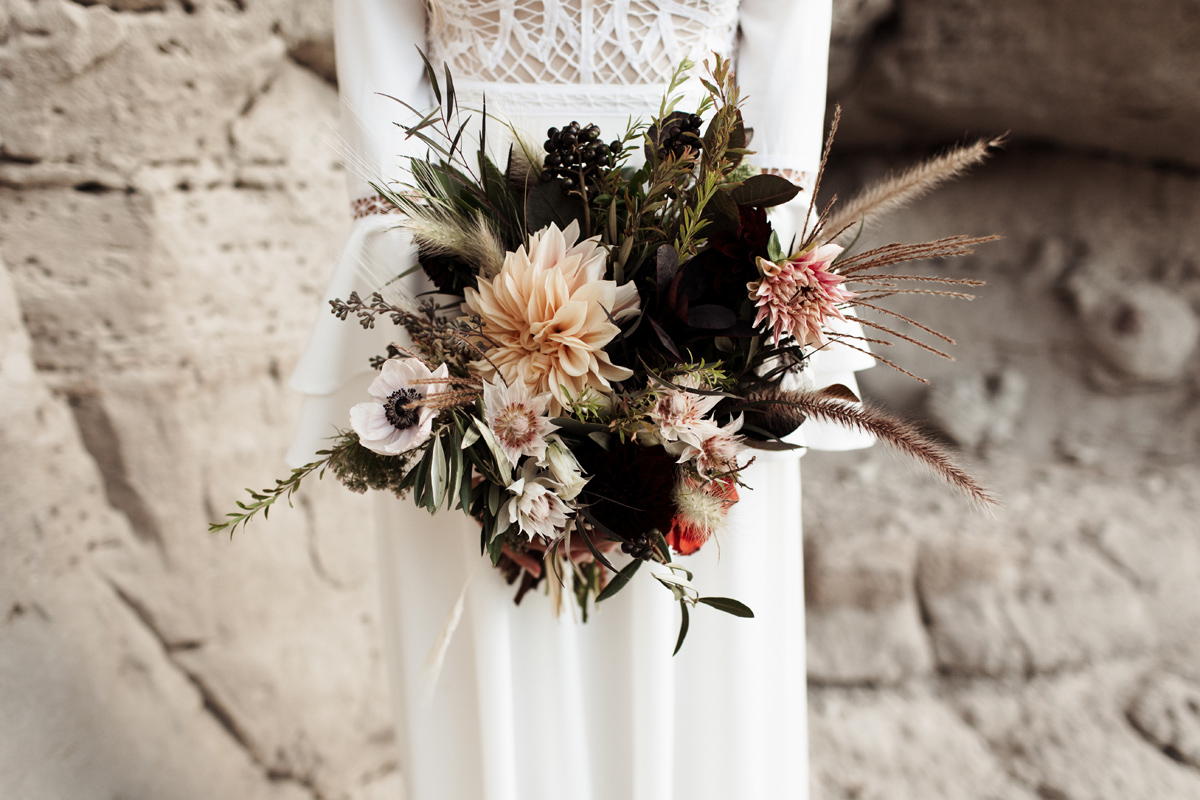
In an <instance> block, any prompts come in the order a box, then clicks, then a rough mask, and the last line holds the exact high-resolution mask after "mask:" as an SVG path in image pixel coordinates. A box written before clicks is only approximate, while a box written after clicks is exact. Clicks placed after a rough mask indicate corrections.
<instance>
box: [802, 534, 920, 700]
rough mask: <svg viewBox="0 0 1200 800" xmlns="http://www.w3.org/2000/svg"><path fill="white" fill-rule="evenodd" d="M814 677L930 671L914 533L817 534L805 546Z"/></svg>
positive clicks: (838, 680) (890, 676)
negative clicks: (848, 536) (907, 535)
mask: <svg viewBox="0 0 1200 800" xmlns="http://www.w3.org/2000/svg"><path fill="white" fill-rule="evenodd" d="M804 560H805V595H806V601H807V603H808V606H807V614H806V617H807V625H808V677H809V680H810V681H814V682H816V683H834V684H856V683H867V684H880V683H881V684H887V683H896V682H899V681H902V680H904V679H906V678H910V677H913V676H917V675H922V674H925V673H927V672H928V671H929V669H930V662H931V659H930V653H929V646H928V643H927V642H926V640H925V632H924V630H923V629H922V627H921V619H920V612H919V611H918V609H917V602H916V592H915V590H914V577H913V572H914V568H915V561H916V545H915V543H914V542H912V541H911V540H902V539H885V540H880V539H875V538H866V537H861V538H856V539H849V540H842V539H837V540H833V539H828V540H826V539H820V540H811V541H810V543H809V545H808V546H807V547H806V552H805V556H804Z"/></svg>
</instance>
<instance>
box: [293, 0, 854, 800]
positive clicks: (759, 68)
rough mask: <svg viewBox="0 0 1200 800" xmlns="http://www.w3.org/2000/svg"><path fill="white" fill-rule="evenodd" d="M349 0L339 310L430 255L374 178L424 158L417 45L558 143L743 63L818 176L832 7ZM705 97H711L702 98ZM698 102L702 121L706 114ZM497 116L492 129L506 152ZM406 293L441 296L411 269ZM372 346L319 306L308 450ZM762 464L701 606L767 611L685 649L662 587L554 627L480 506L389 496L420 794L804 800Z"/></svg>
mask: <svg viewBox="0 0 1200 800" xmlns="http://www.w3.org/2000/svg"><path fill="white" fill-rule="evenodd" d="M434 1H435V3H436V7H437V11H436V12H435V13H434V14H433V15H432V16H433V17H434V18H433V19H432V20H430V19H427V17H428V16H431V15H427V13H426V7H425V5H424V4H423V3H422V2H420V0H337V5H336V14H337V53H338V81H339V87H340V91H341V94H342V97H343V100H344V102H345V104H346V109H345V113H344V114H343V118H344V124H343V137H344V139H345V141H346V144H347V146H348V147H349V149H350V150H351V151H352V152H353V154H354V159H353V160H354V164H355V166H354V167H352V169H351V173H352V174H351V177H350V188H351V193H352V197H353V198H355V200H356V202H355V204H354V207H355V210H356V212H357V213H356V216H357V217H358V219H357V220H356V223H355V227H354V229H353V231H352V233H351V236H350V238H349V240H348V241H347V243H346V245H345V247H344V249H343V253H342V255H341V258H340V260H339V263H338V265H337V268H336V271H335V274H334V278H333V281H332V283H331V285H330V288H329V294H328V296H329V297H343V298H345V297H346V296H347V295H349V293H350V291H352V290H358V291H359V292H360V293H362V294H363V295H364V296H365V295H366V294H368V293H369V292H370V291H372V290H373V289H374V288H375V286H373V285H372V283H371V281H370V280H368V279H367V278H365V277H363V275H364V272H370V271H371V270H364V269H363V267H364V265H367V266H370V267H372V269H373V270H374V271H375V272H378V270H379V269H380V268H381V267H382V268H386V269H387V270H388V271H390V272H391V273H392V274H395V273H399V272H401V271H403V270H404V269H405V268H407V267H408V266H409V265H410V264H411V263H412V253H411V248H410V246H409V242H408V241H407V237H406V235H404V234H402V233H400V232H398V231H396V230H394V229H393V223H394V218H390V219H389V217H388V216H387V215H381V214H373V213H370V212H371V210H372V208H373V206H374V204H373V203H372V201H371V199H370V198H371V196H372V195H373V194H374V191H373V190H372V189H371V188H370V187H369V186H368V184H367V183H366V179H365V177H363V174H359V173H365V174H366V175H372V176H375V175H379V176H384V177H386V176H393V177H394V176H397V175H400V174H401V173H402V171H403V161H402V158H401V157H402V156H404V155H408V154H417V155H420V154H421V150H418V149H416V148H414V144H413V141H412V140H408V141H405V140H404V139H403V136H402V132H400V130H399V128H397V127H396V126H395V125H394V124H393V123H395V122H397V121H404V120H406V119H408V118H409V117H408V115H407V114H406V113H405V112H404V110H403V108H402V107H401V106H400V105H398V104H397V103H395V102H393V101H391V100H388V99H386V98H384V97H382V96H380V94H379V93H382V94H387V95H391V96H393V97H396V98H400V99H403V100H405V101H406V102H408V103H410V104H411V105H413V106H415V107H417V108H421V107H423V106H429V107H432V105H433V98H432V96H431V94H430V89H429V86H428V85H427V83H426V81H425V78H424V73H423V67H422V62H421V59H420V56H419V55H418V53H417V50H416V47H417V46H418V45H419V46H421V47H422V49H424V50H426V51H427V52H428V53H429V54H430V60H431V61H432V62H433V63H434V64H435V65H437V66H438V69H439V73H440V72H441V64H442V63H443V62H445V63H447V64H448V65H449V66H450V69H451V71H452V73H453V76H454V82H455V86H456V88H457V91H458V95H459V102H460V104H461V105H462V106H471V107H479V106H481V105H482V104H483V100H484V98H485V96H486V101H487V109H488V111H489V113H491V114H495V115H499V116H501V117H504V118H506V119H508V120H510V121H511V122H512V123H513V124H514V125H515V126H516V127H517V128H518V129H521V130H525V131H528V132H529V134H530V137H531V138H533V139H534V140H535V141H540V140H541V138H542V137H543V136H544V132H545V130H546V129H547V128H548V127H550V126H557V127H562V126H563V125H564V124H565V123H567V122H570V121H572V120H577V121H579V122H580V123H582V124H588V123H594V124H597V125H599V126H600V128H601V130H602V131H603V133H604V135H605V138H606V139H607V138H616V137H617V136H618V135H619V134H621V133H623V132H624V130H625V128H626V125H627V122H628V120H629V117H630V116H635V117H636V116H642V117H647V118H648V116H649V114H650V113H652V112H653V111H656V110H657V109H658V106H659V102H660V100H661V98H662V94H663V92H664V89H665V86H664V83H665V81H666V80H667V78H668V77H669V75H670V73H671V71H672V70H673V69H674V67H675V66H676V65H677V64H678V63H679V61H680V60H682V59H683V58H684V57H685V56H686V57H690V58H692V59H693V60H694V61H696V62H697V63H699V62H701V61H703V60H704V58H705V57H706V56H707V55H708V54H709V53H710V52H712V51H716V52H718V53H721V54H723V55H727V56H729V55H736V70H737V74H738V79H739V84H740V85H741V87H742V93H743V96H744V98H745V103H744V106H743V110H744V113H745V116H746V119H747V124H748V125H750V126H752V127H753V128H754V141H753V144H752V146H753V148H754V149H755V150H757V151H758V152H757V154H756V155H755V156H754V157H753V160H754V162H755V163H756V164H758V165H759V166H761V167H763V168H771V169H776V170H781V171H785V174H789V173H790V174H791V175H792V176H794V177H795V179H797V180H798V181H799V182H801V184H802V185H806V191H805V192H802V193H801V195H800V197H799V198H798V199H797V201H795V202H794V204H793V206H794V208H791V209H788V208H785V209H783V210H782V218H779V217H777V224H778V225H781V226H788V225H790V224H792V221H789V220H787V219H786V216H787V215H788V214H792V215H793V216H795V217H802V215H803V214H804V213H805V210H806V208H807V204H808V191H810V190H811V185H810V184H811V179H812V176H813V174H814V172H815V169H816V167H817V164H818V162H819V154H820V147H821V142H822V118H823V112H824V107H825V80H826V59H827V55H828V38H829V29H830V0H744V1H743V2H741V3H740V4H739V3H738V2H737V0H434ZM690 91H691V92H692V96H693V97H695V96H696V95H695V87H694V86H693V87H692V88H691V89H690ZM681 108H684V109H686V108H688V105H687V103H685V104H684V105H682V106H681ZM500 128H501V126H499V125H495V124H493V125H490V126H489V131H490V133H489V137H491V136H492V135H495V134H496V133H497V132H498V131H499V130H500ZM410 288H412V289H413V290H414V291H419V290H420V288H421V285H420V282H419V279H418V278H417V277H416V276H413V278H412V283H411V286H410ZM384 328H390V326H387V325H381V326H380V329H379V330H377V331H373V332H366V331H363V330H362V329H361V328H360V327H359V326H358V325H357V324H355V323H354V322H353V320H351V321H347V322H339V321H337V320H336V319H334V318H333V317H332V315H330V314H329V313H328V309H327V308H326V309H323V310H322V315H321V316H320V318H319V319H318V322H317V324H316V326H315V328H314V330H313V333H312V336H311V338H310V341H309V343H308V346H307V348H306V350H305V352H304V355H303V357H302V358H301V361H300V363H299V365H298V367H297V369H296V372H295V374H294V376H293V378H292V386H293V387H294V388H295V389H296V390H298V391H300V392H302V393H303V394H304V395H305V396H306V397H305V404H304V408H303V412H302V418H301V422H300V426H299V433H298V435H297V438H296V440H295V442H294V444H293V447H292V449H291V450H290V452H289V454H288V459H289V461H290V462H291V463H293V464H296V465H298V464H302V463H305V462H307V461H311V460H313V453H315V451H316V450H318V449H321V447H322V446H323V445H324V437H327V436H329V435H331V433H332V431H333V428H334V427H342V428H345V427H347V426H348V409H349V408H350V406H352V405H354V404H355V403H358V402H361V401H362V400H363V399H364V398H365V397H366V386H367V384H368V383H369V381H370V379H371V377H372V373H371V371H370V369H369V367H368V364H367V359H368V357H369V356H370V355H373V354H376V353H378V352H381V351H382V350H383V348H384V346H385V345H386V343H387V342H388V341H389V340H390V339H394V338H396V337H397V333H396V331H395V329H392V330H384ZM811 361H812V365H811V376H810V377H811V379H812V380H814V381H816V382H817V383H818V384H819V385H824V384H829V383H843V384H847V385H849V386H851V387H852V388H853V387H854V374H853V373H854V372H855V371H856V370H859V369H863V368H865V367H868V366H870V365H871V363H872V361H871V359H870V357H869V356H867V355H864V354H862V353H859V352H855V351H853V350H851V349H849V348H845V347H841V348H838V347H833V348H829V349H827V350H825V351H823V352H821V353H819V354H818V355H816V356H815V357H814V358H813V359H811ZM800 436H801V437H802V439H803V440H804V441H805V442H806V443H807V445H808V446H810V447H814V448H820V449H849V448H853V447H861V446H865V445H866V444H869V440H864V439H863V437H861V436H858V435H853V434H849V433H847V432H844V431H841V430H837V429H832V428H825V427H820V426H814V425H812V424H811V423H808V424H806V425H805V426H803V427H802V429H801V431H800ZM802 452H803V451H802V450H801V451H793V452H791V453H782V454H771V453H759V454H758V461H757V463H755V464H754V465H753V466H752V467H751V468H750V469H749V470H748V471H747V473H746V475H745V479H746V481H747V483H749V484H750V485H751V486H753V487H754V489H753V491H745V492H743V493H742V500H741V502H739V503H738V504H737V505H736V506H735V507H734V509H733V511H732V512H731V514H730V524H729V531H728V533H727V534H726V535H724V536H723V537H722V538H721V539H720V541H717V542H711V543H709V544H708V545H707V546H705V547H704V548H703V549H702V550H701V551H700V552H699V553H698V554H696V555H694V556H690V557H688V558H687V559H686V562H688V563H689V566H694V568H695V571H696V580H697V585H698V588H699V589H700V591H701V593H702V594H705V595H718V596H729V597H736V598H738V599H740V600H742V601H744V602H746V603H747V604H749V605H750V606H751V607H752V608H753V609H754V611H755V613H756V617H755V618H754V619H752V620H744V619H736V618H733V617H728V616H726V615H724V614H722V613H720V612H718V611H716V610H715V609H709V608H705V607H700V608H698V609H696V610H695V611H694V612H693V614H692V624H691V632H690V634H689V636H688V640H687V642H686V644H685V645H684V647H683V650H682V651H681V652H680V654H679V655H678V656H676V657H674V658H672V656H671V651H672V649H673V647H674V643H675V637H676V633H677V630H678V625H679V618H678V614H679V609H678V606H677V605H676V604H675V603H674V602H673V601H672V598H671V596H670V593H669V592H667V591H666V590H665V589H664V588H663V587H662V586H660V585H659V584H658V583H657V581H654V580H653V579H652V578H651V576H650V575H647V574H645V572H646V570H643V572H642V574H639V575H638V576H637V577H636V578H635V580H633V581H632V582H631V583H630V585H629V586H628V587H626V589H625V590H624V591H623V592H621V593H620V594H618V595H617V596H615V597H614V598H612V599H610V600H608V601H606V602H604V603H602V604H601V605H600V606H599V607H598V608H597V609H596V610H595V612H594V614H593V616H592V618H591V619H590V620H589V621H588V622H587V623H586V624H581V623H580V622H578V621H577V619H575V618H574V617H573V616H572V614H571V613H569V612H568V613H565V614H564V615H562V616H561V617H559V618H555V617H554V616H553V615H552V613H551V610H550V603H549V600H548V598H547V597H545V596H544V595H542V594H541V593H538V592H534V593H531V594H529V595H528V596H526V597H525V599H524V601H523V602H522V604H521V605H520V606H517V605H515V604H513V602H512V599H511V598H512V596H513V594H514V592H515V589H514V587H511V586H508V585H507V584H505V583H504V581H503V579H502V578H501V577H500V575H499V573H497V572H496V571H494V570H492V569H491V568H490V567H489V566H488V565H487V564H486V563H484V564H483V565H482V566H480V564H481V557H480V554H479V528H478V525H477V524H476V523H475V522H474V521H472V520H470V519H468V518H466V517H465V516H463V515H461V514H460V513H458V512H442V513H440V514H439V515H437V516H436V517H430V516H429V515H428V514H426V513H425V512H424V511H420V510H417V509H415V508H413V507H412V505H411V504H409V503H405V502H399V501H397V500H395V499H394V498H392V497H390V496H386V495H381V496H380V497H379V499H378V502H377V511H378V515H377V518H378V528H379V536H378V543H379V553H378V557H379V568H380V576H381V583H382V593H383V628H384V639H385V649H386V652H387V657H388V662H389V668H390V670H391V678H392V687H393V700H394V705H395V708H396V722H397V731H398V734H399V743H400V748H401V757H402V764H401V771H402V773H403V775H404V778H405V783H406V787H407V794H406V797H407V800H673V799H674V798H678V800H758V798H762V799H763V800H766V799H767V798H770V799H771V800H785V799H786V800H792V799H800V800H803V798H807V796H808V761H807V745H808V743H807V731H806V694H805V662H804V652H805V648H804V644H805V643H804V592H803V562H802V546H801V534H800V532H801V523H800V472H799V457H798V453H802ZM468 579H469V589H468V591H467V594H466V603H465V613H464V614H463V617H462V621H461V624H460V626H459V628H458V630H457V633H456V634H455V636H454V639H453V640H452V642H451V644H450V646H449V650H448V652H447V654H446V660H445V665H444V668H443V670H442V673H441V678H440V681H439V682H438V684H437V687H436V690H435V691H434V693H433V694H432V696H431V697H429V696H427V695H426V692H425V691H424V685H423V681H422V666H423V664H424V662H425V659H426V656H427V655H428V653H429V651H430V648H431V646H432V645H433V644H434V642H435V641H436V640H437V638H438V636H439V634H440V633H441V631H442V629H443V625H444V624H445V621H446V617H447V614H448V612H449V610H450V609H451V608H453V606H454V604H455V601H456V599H457V598H458V596H459V592H460V590H461V589H462V588H463V586H464V585H467V584H468Z"/></svg>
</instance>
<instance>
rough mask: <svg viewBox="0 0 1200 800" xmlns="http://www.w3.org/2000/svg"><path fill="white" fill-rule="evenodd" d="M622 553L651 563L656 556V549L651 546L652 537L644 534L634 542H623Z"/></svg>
mask: <svg viewBox="0 0 1200 800" xmlns="http://www.w3.org/2000/svg"><path fill="white" fill-rule="evenodd" d="M621 552H622V553H625V554H626V555H629V556H633V557H634V558H638V559H641V560H642V561H649V560H650V559H651V558H652V557H653V555H654V547H653V546H652V545H651V544H650V537H649V536H647V535H645V534H642V535H641V536H638V537H637V538H635V539H634V540H633V541H627V542H621Z"/></svg>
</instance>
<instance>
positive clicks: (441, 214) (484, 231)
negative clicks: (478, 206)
mask: <svg viewBox="0 0 1200 800" xmlns="http://www.w3.org/2000/svg"><path fill="white" fill-rule="evenodd" d="M396 227H397V228H399V229H400V230H404V231H407V232H409V233H410V234H412V237H413V239H414V240H415V241H416V242H417V244H419V245H421V246H422V247H423V248H425V250H426V252H429V253H431V254H434V255H451V256H458V257H459V258H461V259H462V260H463V261H466V262H467V263H468V264H474V265H476V266H477V267H478V268H479V274H480V275H482V276H483V277H485V278H491V277H493V276H495V275H496V273H498V272H499V271H500V267H502V266H504V245H503V243H502V242H501V241H500V235H499V234H498V233H496V230H495V229H494V228H493V227H492V224H491V223H490V222H489V221H488V219H487V217H485V216H484V215H483V214H482V213H480V212H475V213H474V214H472V215H471V216H469V217H468V216H464V215H463V214H462V213H460V212H459V211H458V210H456V209H455V208H454V207H453V206H451V205H450V204H449V203H448V202H442V201H440V200H433V199H430V200H429V201H428V202H425V203H411V204H409V205H408V207H406V208H405V209H404V215H403V216H401V217H399V218H397V220H396Z"/></svg>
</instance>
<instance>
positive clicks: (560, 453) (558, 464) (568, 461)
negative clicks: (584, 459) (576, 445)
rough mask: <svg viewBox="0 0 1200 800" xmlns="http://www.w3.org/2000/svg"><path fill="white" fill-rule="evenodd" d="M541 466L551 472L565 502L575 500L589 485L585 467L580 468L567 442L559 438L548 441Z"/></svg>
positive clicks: (553, 437) (554, 437)
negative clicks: (584, 470) (584, 472)
mask: <svg viewBox="0 0 1200 800" xmlns="http://www.w3.org/2000/svg"><path fill="white" fill-rule="evenodd" d="M540 465H541V466H544V467H547V468H548V469H549V470H550V477H551V478H553V479H554V482H555V483H557V484H558V486H559V491H558V496H559V497H561V498H562V499H563V500H567V501H570V500H574V499H575V498H576V497H578V496H579V493H580V492H581V491H583V487H584V486H586V485H587V482H588V479H587V478H585V477H583V467H581V466H579V462H578V461H577V460H575V455H574V454H573V453H572V452H571V450H570V448H568V447H567V445H566V442H564V441H563V440H562V439H560V438H559V437H557V436H551V437H550V438H549V439H547V440H546V455H545V457H543V459H542V461H541V464H540Z"/></svg>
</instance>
